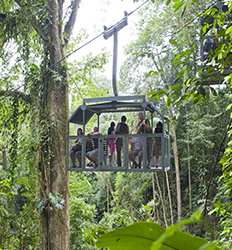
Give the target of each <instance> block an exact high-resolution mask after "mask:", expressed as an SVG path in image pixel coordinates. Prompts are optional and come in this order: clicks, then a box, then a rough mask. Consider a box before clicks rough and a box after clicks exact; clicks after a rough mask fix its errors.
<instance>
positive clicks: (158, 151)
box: [154, 122, 163, 167]
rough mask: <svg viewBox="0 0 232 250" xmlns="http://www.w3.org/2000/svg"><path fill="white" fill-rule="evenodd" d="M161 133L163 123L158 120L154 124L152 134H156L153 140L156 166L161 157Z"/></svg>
mask: <svg viewBox="0 0 232 250" xmlns="http://www.w3.org/2000/svg"><path fill="white" fill-rule="evenodd" d="M162 133H163V123H162V122H158V123H157V124H156V128H155V131H154V134H155V135H157V136H156V138H155V142H154V161H155V166H156V167H158V166H159V165H160V158H161V134H162Z"/></svg>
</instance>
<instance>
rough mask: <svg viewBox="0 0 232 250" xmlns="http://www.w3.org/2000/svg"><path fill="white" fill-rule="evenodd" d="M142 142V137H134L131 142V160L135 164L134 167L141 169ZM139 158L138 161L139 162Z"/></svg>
mask: <svg viewBox="0 0 232 250" xmlns="http://www.w3.org/2000/svg"><path fill="white" fill-rule="evenodd" d="M142 153H143V152H142V142H141V137H139V136H133V137H132V139H131V140H130V150H129V155H128V157H129V160H130V161H131V162H132V163H133V167H136V168H137V167H140V166H141V161H142ZM137 158H138V161H137Z"/></svg>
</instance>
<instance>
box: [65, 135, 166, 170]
mask: <svg viewBox="0 0 232 250" xmlns="http://www.w3.org/2000/svg"><path fill="white" fill-rule="evenodd" d="M69 148H70V161H69V168H70V170H74V171H111V172H118V171H122V172H149V171H157V170H163V171H166V170H169V168H170V155H169V154H170V140H169V135H167V134H165V133H161V134H130V135H113V136H112V135H110V136H107V135H100V134H99V135H85V136H84V135H83V136H80V137H79V138H78V139H77V137H76V136H70V140H69Z"/></svg>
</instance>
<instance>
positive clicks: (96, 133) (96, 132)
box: [91, 127, 100, 149]
mask: <svg viewBox="0 0 232 250" xmlns="http://www.w3.org/2000/svg"><path fill="white" fill-rule="evenodd" d="M91 135H92V138H93V144H94V149H97V148H98V136H99V135H100V133H99V129H98V127H94V128H93V132H92V133H91Z"/></svg>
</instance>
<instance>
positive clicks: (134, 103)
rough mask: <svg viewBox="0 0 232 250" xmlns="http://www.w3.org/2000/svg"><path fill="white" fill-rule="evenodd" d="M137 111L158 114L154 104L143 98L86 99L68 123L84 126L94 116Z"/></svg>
mask: <svg viewBox="0 0 232 250" xmlns="http://www.w3.org/2000/svg"><path fill="white" fill-rule="evenodd" d="M139 111H149V112H150V113H154V112H157V113H158V114H160V112H159V111H158V110H157V109H156V108H155V105H154V103H151V102H147V101H146V98H145V96H115V97H102V98H88V99H84V100H83V105H81V106H79V107H78V108H77V109H76V110H75V112H74V113H73V114H72V116H71V117H70V119H69V121H70V122H71V123H76V124H80V125H84V124H86V123H88V121H89V120H90V119H91V118H92V116H93V115H94V114H97V115H100V114H101V113H114V112H139ZM83 121H84V122H83Z"/></svg>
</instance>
